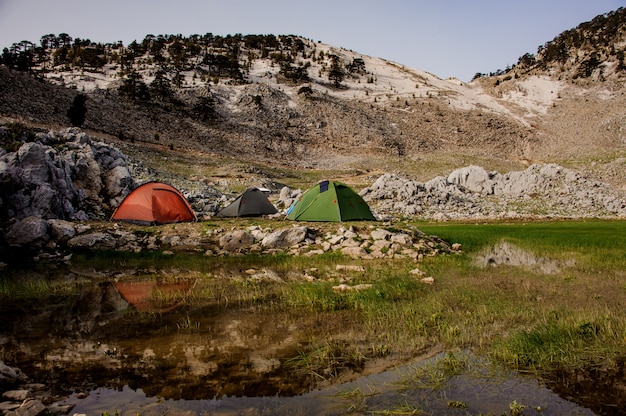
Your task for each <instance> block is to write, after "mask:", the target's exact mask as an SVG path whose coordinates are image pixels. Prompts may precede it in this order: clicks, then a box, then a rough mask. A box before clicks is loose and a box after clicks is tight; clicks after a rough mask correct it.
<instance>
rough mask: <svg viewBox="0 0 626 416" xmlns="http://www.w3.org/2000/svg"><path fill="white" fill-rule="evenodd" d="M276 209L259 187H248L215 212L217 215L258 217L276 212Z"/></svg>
mask: <svg viewBox="0 0 626 416" xmlns="http://www.w3.org/2000/svg"><path fill="white" fill-rule="evenodd" d="M277 212H278V210H277V209H276V207H274V205H272V203H271V202H270V201H269V199H268V198H267V195H266V194H265V192H263V191H262V190H260V189H259V188H248V189H246V191H245V192H244V193H243V194H241V195H239V196H238V197H237V199H235V200H234V201H233V202H232V203H231V204H230V205H228V206H227V207H225V208H224V209H222V210H221V211H220V212H218V213H217V216H218V217H259V216H261V215H271V214H276V213H277Z"/></svg>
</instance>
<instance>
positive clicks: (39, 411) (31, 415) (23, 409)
mask: <svg viewBox="0 0 626 416" xmlns="http://www.w3.org/2000/svg"><path fill="white" fill-rule="evenodd" d="M46 411H47V408H46V406H45V405H44V404H43V403H42V402H41V400H37V399H32V400H26V401H25V402H24V403H22V405H21V406H20V407H18V408H17V409H15V416H39V415H43V414H44V413H45V412H46Z"/></svg>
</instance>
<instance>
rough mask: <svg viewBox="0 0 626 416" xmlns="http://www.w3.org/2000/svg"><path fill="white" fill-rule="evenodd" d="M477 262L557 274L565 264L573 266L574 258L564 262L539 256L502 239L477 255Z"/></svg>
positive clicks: (485, 265) (484, 265) (482, 265)
mask: <svg viewBox="0 0 626 416" xmlns="http://www.w3.org/2000/svg"><path fill="white" fill-rule="evenodd" d="M475 262H476V264H477V265H479V266H481V267H488V266H494V267H495V266H502V265H504V266H515V267H530V268H531V269H533V270H538V271H540V272H542V273H544V274H555V273H558V272H560V271H561V269H562V268H563V267H564V266H571V265H573V264H574V260H569V261H567V262H562V261H558V260H554V259H549V258H547V257H539V256H536V255H535V254H534V253H532V252H530V251H526V250H524V249H522V248H520V247H517V246H516V245H514V244H511V243H509V242H507V241H504V240H501V241H500V242H499V243H497V244H495V245H494V246H493V247H490V248H487V249H485V250H484V251H483V252H481V253H479V254H478V255H477V256H476V259H475Z"/></svg>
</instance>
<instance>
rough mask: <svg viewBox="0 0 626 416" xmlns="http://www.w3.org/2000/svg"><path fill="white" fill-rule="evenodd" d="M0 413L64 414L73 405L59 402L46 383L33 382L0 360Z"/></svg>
mask: <svg viewBox="0 0 626 416" xmlns="http://www.w3.org/2000/svg"><path fill="white" fill-rule="evenodd" d="M0 392H1V393H2V398H1V399H0V414H3V415H16V416H38V415H66V414H68V413H69V412H70V410H72V408H73V407H74V406H72V405H63V404H60V401H61V400H62V399H63V398H60V397H55V396H52V395H51V393H50V390H49V389H48V388H47V387H46V385H44V384H41V383H33V382H31V381H30V379H29V378H28V377H27V376H26V375H25V374H24V373H22V372H21V371H20V370H19V369H18V368H13V367H10V366H8V365H6V364H5V363H4V362H3V361H2V360H0Z"/></svg>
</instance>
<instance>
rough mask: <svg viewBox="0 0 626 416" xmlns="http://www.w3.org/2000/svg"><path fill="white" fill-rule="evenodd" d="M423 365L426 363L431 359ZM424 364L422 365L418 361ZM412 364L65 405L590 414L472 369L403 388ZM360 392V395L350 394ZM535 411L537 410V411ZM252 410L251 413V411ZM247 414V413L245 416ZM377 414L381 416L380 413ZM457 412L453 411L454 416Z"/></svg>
mask: <svg viewBox="0 0 626 416" xmlns="http://www.w3.org/2000/svg"><path fill="white" fill-rule="evenodd" d="M424 363H426V364H430V363H432V359H431V360H426V361H425V362H424ZM422 364H423V363H422ZM416 365H421V364H413V365H405V366H402V367H400V368H398V369H396V370H391V371H385V372H382V373H379V374H376V375H371V376H368V377H361V378H359V379H357V380H356V381H354V382H350V383H345V384H341V385H336V386H333V387H330V388H327V389H324V390H319V391H314V392H311V393H307V394H303V395H300V396H295V397H277V396H274V397H221V398H214V399H206V400H163V399H160V398H157V397H146V395H145V394H144V392H143V391H142V390H141V389H138V390H136V391H135V390H132V389H130V388H129V387H128V386H125V387H124V388H123V389H121V390H112V389H104V388H101V389H98V390H95V391H92V392H91V393H89V395H88V396H87V397H86V398H84V399H77V398H76V395H72V396H71V397H70V398H69V399H67V400H66V403H72V404H75V405H76V407H75V408H74V409H73V410H72V413H73V414H75V413H78V414H102V412H104V411H105V410H108V411H109V414H112V412H113V411H114V410H119V411H120V414H141V415H142V416H157V415H158V416H160V415H163V414H172V415H188V414H198V415H199V414H211V415H234V414H266V412H269V413H267V414H272V415H319V414H324V415H342V414H346V412H347V411H348V410H349V409H351V408H352V407H354V406H355V405H357V404H358V406H359V407H360V409H361V410H362V411H364V412H377V411H379V412H383V411H385V410H390V409H397V408H398V406H400V405H402V406H406V407H407V408H410V409H420V410H422V411H424V412H427V414H450V412H452V410H451V409H450V407H449V403H451V402H458V403H464V404H465V405H466V406H467V407H466V408H465V409H463V410H462V411H461V413H458V414H481V413H482V414H509V413H508V412H509V411H510V405H511V403H513V401H515V402H517V403H518V404H520V405H523V406H525V407H526V410H525V412H524V414H541V415H590V416H591V415H594V414H595V413H593V412H592V411H590V410H589V409H586V408H582V407H580V406H577V405H576V404H574V403H571V402H568V401H567V400H565V399H562V398H560V397H559V396H557V395H556V394H554V393H552V392H551V391H550V390H549V389H547V388H545V387H543V386H541V385H540V384H539V383H538V382H537V381H536V380H534V379H533V378H530V377H522V376H518V375H515V374H513V373H511V374H507V375H503V374H494V373H493V372H492V371H491V370H487V369H485V371H484V372H483V374H480V369H478V371H477V369H476V368H473V369H472V372H471V374H461V375H457V376H453V377H452V378H450V379H449V380H448V381H447V382H446V383H445V384H444V385H443V387H442V388H436V389H433V388H401V387H402V386H404V387H406V386H407V384H405V383H406V380H407V378H410V377H411V373H412V371H413V370H414V369H415V366H416ZM357 391H359V392H361V393H363V394H362V395H359V394H354V393H355V392H357ZM538 408H540V412H538V411H537V410H538ZM252 411H253V412H252ZM250 412H252V413H250ZM381 414H382V413H381ZM453 414H457V413H453Z"/></svg>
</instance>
